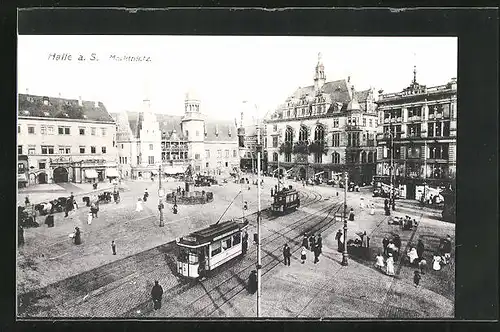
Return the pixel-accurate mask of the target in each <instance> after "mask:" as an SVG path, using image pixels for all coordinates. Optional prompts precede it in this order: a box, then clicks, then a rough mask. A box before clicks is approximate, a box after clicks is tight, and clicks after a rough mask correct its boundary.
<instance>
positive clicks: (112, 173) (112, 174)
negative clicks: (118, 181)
mask: <svg viewBox="0 0 500 332" xmlns="http://www.w3.org/2000/svg"><path fill="white" fill-rule="evenodd" d="M106 177H108V178H119V177H120V173H118V170H117V169H116V168H106Z"/></svg>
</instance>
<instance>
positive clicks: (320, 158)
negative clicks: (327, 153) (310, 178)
mask: <svg viewBox="0 0 500 332" xmlns="http://www.w3.org/2000/svg"><path fill="white" fill-rule="evenodd" d="M314 162H315V163H319V164H321V163H322V162H323V153H322V152H316V153H315V154H314Z"/></svg>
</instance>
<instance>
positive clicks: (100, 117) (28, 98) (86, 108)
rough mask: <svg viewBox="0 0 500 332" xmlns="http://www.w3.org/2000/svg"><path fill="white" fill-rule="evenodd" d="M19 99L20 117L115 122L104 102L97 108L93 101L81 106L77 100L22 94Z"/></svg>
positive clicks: (85, 102) (99, 103)
mask: <svg viewBox="0 0 500 332" xmlns="http://www.w3.org/2000/svg"><path fill="white" fill-rule="evenodd" d="M18 98H19V107H18V115H19V116H26V117H42V118H60V119H74V120H84V121H85V120H90V121H101V122H110V123H113V122H114V120H113V117H111V115H110V114H109V113H108V111H107V110H106V107H105V106H104V104H103V103H102V102H98V107H96V106H95V102H93V101H82V106H80V105H79V104H78V100H77V99H66V98H55V97H47V96H36V95H30V94H21V93H20V94H18ZM44 100H46V101H48V105H45V104H44Z"/></svg>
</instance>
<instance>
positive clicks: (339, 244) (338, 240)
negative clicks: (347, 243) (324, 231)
mask: <svg viewBox="0 0 500 332" xmlns="http://www.w3.org/2000/svg"><path fill="white" fill-rule="evenodd" d="M341 238H342V230H340V229H339V230H338V232H337V234H335V240H337V251H338V252H342V250H343V248H342V242H341V241H340V239H341Z"/></svg>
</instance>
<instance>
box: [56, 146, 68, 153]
mask: <svg viewBox="0 0 500 332" xmlns="http://www.w3.org/2000/svg"><path fill="white" fill-rule="evenodd" d="M70 153H71V148H70V147H64V146H63V147H60V148H59V154H70Z"/></svg>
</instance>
